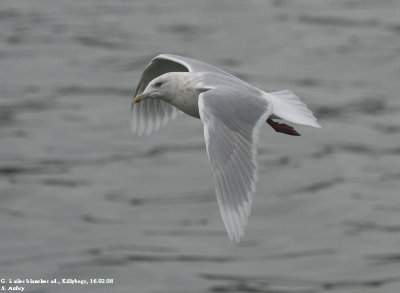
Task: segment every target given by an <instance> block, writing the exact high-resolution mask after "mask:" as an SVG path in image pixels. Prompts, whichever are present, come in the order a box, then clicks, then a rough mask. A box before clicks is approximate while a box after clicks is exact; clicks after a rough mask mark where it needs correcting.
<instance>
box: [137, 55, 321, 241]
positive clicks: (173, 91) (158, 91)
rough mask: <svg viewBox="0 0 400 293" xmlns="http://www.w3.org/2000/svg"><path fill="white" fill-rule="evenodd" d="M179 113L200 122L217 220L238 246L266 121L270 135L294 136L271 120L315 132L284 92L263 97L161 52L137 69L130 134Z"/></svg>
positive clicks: (224, 75) (215, 71)
mask: <svg viewBox="0 0 400 293" xmlns="http://www.w3.org/2000/svg"><path fill="white" fill-rule="evenodd" d="M179 112H183V113H186V114H188V115H190V116H192V117H194V118H198V119H200V120H201V121H202V122H203V124H204V138H205V143H206V149H207V155H208V158H209V161H210V164H211V171H212V176H213V180H214V186H215V192H216V196H217V201H218V205H219V208H220V212H221V217H222V220H223V222H224V225H225V228H226V231H227V233H228V236H229V239H230V240H231V241H232V240H235V241H236V242H238V241H239V240H240V239H241V237H242V236H243V233H244V228H245V226H246V225H247V221H248V218H249V215H250V208H251V205H252V197H253V194H254V193H255V192H256V182H257V161H256V155H257V142H258V136H259V130H260V128H261V126H262V125H263V124H264V123H265V122H267V123H268V124H269V125H270V126H271V127H272V128H273V129H274V130H275V131H276V132H281V133H285V134H288V135H293V136H299V135H300V134H299V133H298V132H297V131H296V130H295V129H294V128H293V127H291V126H289V125H287V124H284V123H279V122H276V121H275V120H273V119H284V120H287V121H289V122H293V123H297V124H302V125H309V126H313V127H317V128H320V127H321V126H320V125H319V123H318V122H317V119H316V118H315V117H314V115H313V113H312V112H311V111H310V110H309V109H308V108H307V106H306V105H305V104H304V103H303V102H302V101H301V100H300V98H299V97H298V96H296V95H295V94H294V93H293V92H292V91H290V90H282V91H278V92H272V93H267V92H264V91H262V90H260V89H258V88H256V87H254V86H252V85H250V84H248V83H247V82H245V81H243V80H241V79H239V78H237V77H235V76H234V75H232V74H230V73H228V72H225V71H223V70H221V69H219V68H217V67H215V66H212V65H209V64H207V63H204V62H201V61H197V60H194V59H191V58H187V57H182V56H178V55H172V54H161V55H158V56H156V57H155V58H153V59H152V60H151V62H150V63H149V65H148V66H147V67H146V68H145V70H144V71H143V73H142V75H141V78H140V81H139V84H138V86H137V88H136V93H135V96H134V98H133V100H132V105H131V130H132V132H133V133H137V134H138V135H142V134H143V133H146V134H147V135H149V134H150V133H151V132H152V131H153V130H158V129H159V128H160V126H164V125H165V124H166V122H167V121H168V120H171V119H173V118H175V117H176V116H177V114H178V113H179Z"/></svg>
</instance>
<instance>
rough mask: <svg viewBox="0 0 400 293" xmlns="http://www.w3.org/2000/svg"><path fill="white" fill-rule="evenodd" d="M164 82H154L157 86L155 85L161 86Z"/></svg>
mask: <svg viewBox="0 0 400 293" xmlns="http://www.w3.org/2000/svg"><path fill="white" fill-rule="evenodd" d="M162 84H163V83H162V82H161V81H159V82H156V83H155V84H154V86H155V87H160V86H161V85H162Z"/></svg>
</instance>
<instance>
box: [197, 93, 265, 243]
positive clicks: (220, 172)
mask: <svg viewBox="0 0 400 293" xmlns="http://www.w3.org/2000/svg"><path fill="white" fill-rule="evenodd" d="M199 112H200V118H201V120H202V121H203V123H204V137H205V141H206V147H207V154H208V157H209V160H210V163H211V169H212V174H213V179H214V184H215V190H216V194H217V199H218V204H219V208H220V211H221V216H222V220H223V221H224V224H225V228H226V230H227V232H228V236H229V238H230V239H231V240H236V241H239V239H240V237H242V236H243V231H244V227H245V226H246V224H247V220H248V217H249V215H250V208H251V204H252V195H253V194H254V192H255V191H256V181H257V162H256V154H257V141H258V134H259V129H260V127H261V125H262V124H263V123H265V120H266V119H267V118H268V116H269V115H270V114H271V109H270V107H269V104H268V101H267V100H266V99H265V98H263V97H262V96H261V94H260V95H254V93H250V92H247V91H245V90H243V91H238V90H237V89H236V88H235V89H233V88H232V89H231V88H229V87H220V88H216V89H212V90H209V91H207V92H204V93H201V94H200V97H199Z"/></svg>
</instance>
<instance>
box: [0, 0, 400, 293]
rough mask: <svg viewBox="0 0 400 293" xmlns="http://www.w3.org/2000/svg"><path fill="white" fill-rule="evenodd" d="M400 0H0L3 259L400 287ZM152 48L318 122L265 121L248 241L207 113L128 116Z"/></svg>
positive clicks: (156, 290)
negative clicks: (215, 156)
mask: <svg viewBox="0 0 400 293" xmlns="http://www.w3.org/2000/svg"><path fill="white" fill-rule="evenodd" d="M399 11H400V2H399V1H394V0H339V1H337V0H335V1H334V0H327V1H317V0H304V1H303V0H302V1H287V0H273V1H267V0H249V1H240V0H229V1H228V0H221V1H211V0H206V1H186V0H172V1H156V0H146V1H126V0H116V1H104V0H102V1H95V0H82V1H61V0H37V1H16V0H2V1H1V3H0V279H6V280H7V279H8V278H13V279H17V278H21V279H27V278H28V279H29V278H31V279H40V278H42V279H45V280H52V279H58V280H59V279H62V278H76V279H85V280H90V279H96V278H97V279H112V280H113V283H112V284H88V285H79V284H75V285H68V284H60V285H57V284H25V290H24V292H41V293H42V292H46V293H48V292H144V293H172V292H174V293H176V292H178V293H183V292H188V293H194V292H196V293H204V292H279V293H293V292H296V293H297V292H302V293H304V292H340V293H344V292H346V293H356V292H367V293H369V292H399V290H400V194H399V190H400V159H399V155H400V119H399V118H400V96H399V93H400V19H399ZM159 53H174V54H180V55H185V56H188V57H192V58H196V59H199V60H203V61H206V62H208V63H211V64H214V65H217V66H219V67H221V68H223V69H225V70H227V71H229V72H231V73H233V74H235V75H236V76H238V77H240V78H242V79H244V80H245V81H247V82H249V83H251V84H253V85H255V86H257V87H259V88H262V89H264V90H266V91H277V90H281V89H286V88H288V89H291V90H293V91H295V92H296V93H297V94H298V95H299V96H301V97H302V99H303V100H304V101H305V102H306V103H307V104H308V105H309V107H310V108H311V109H312V110H313V111H314V113H315V115H316V116H317V117H318V119H319V121H320V123H321V125H322V129H315V128H311V127H303V126H296V127H295V128H296V129H297V130H298V131H299V132H300V133H301V134H302V136H300V137H291V136H285V135H282V134H278V133H275V132H274V131H273V130H272V129H271V128H270V127H269V126H268V125H266V126H265V127H264V128H263V129H262V131H261V133H260V142H259V154H258V163H259V182H258V184H257V189H258V191H257V193H256V195H255V198H254V205H253V209H252V214H251V217H250V221H249V225H248V227H247V228H246V233H245V236H244V238H243V239H242V241H241V242H240V243H239V244H235V243H231V242H230V241H229V239H228V237H227V235H226V232H225V230H224V227H223V223H222V220H221V218H220V215H219V209H218V205H217V202H216V199H215V195H214V190H213V182H212V178H211V170H210V166H209V164H208V161H207V160H208V159H207V155H206V150H205V146H204V138H203V128H202V123H201V121H200V120H196V119H193V118H190V117H187V116H185V115H181V116H179V117H178V118H177V119H176V120H174V121H172V122H170V123H169V124H168V125H167V126H166V127H165V128H163V129H161V130H159V131H158V132H156V133H153V134H152V135H151V136H148V137H146V136H143V137H137V136H134V135H132V134H131V133H130V129H129V110H130V102H131V99H132V95H133V93H134V89H135V87H136V84H137V82H138V80H139V77H140V74H141V71H142V70H143V68H144V67H145V66H146V64H147V63H148V62H149V60H150V59H151V58H152V57H154V56H156V55H157V54H159ZM0 286H2V284H0ZM7 290H8V288H7Z"/></svg>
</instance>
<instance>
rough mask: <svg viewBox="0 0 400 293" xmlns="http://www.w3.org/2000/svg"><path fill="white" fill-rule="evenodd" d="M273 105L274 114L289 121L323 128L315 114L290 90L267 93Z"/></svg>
mask: <svg viewBox="0 0 400 293" xmlns="http://www.w3.org/2000/svg"><path fill="white" fill-rule="evenodd" d="M266 95H267V99H268V100H269V101H270V102H271V105H272V114H274V115H275V116H278V117H279V118H282V119H285V120H287V121H290V122H293V123H297V124H303V125H309V126H314V127H318V128H321V125H319V123H318V122H317V118H315V116H314V114H313V113H312V112H311V110H310V109H308V108H307V105H306V104H304V103H303V102H302V101H301V100H300V98H299V97H298V96H296V95H295V94H294V93H293V92H292V91H290V90H283V91H279V92H274V93H266Z"/></svg>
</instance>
